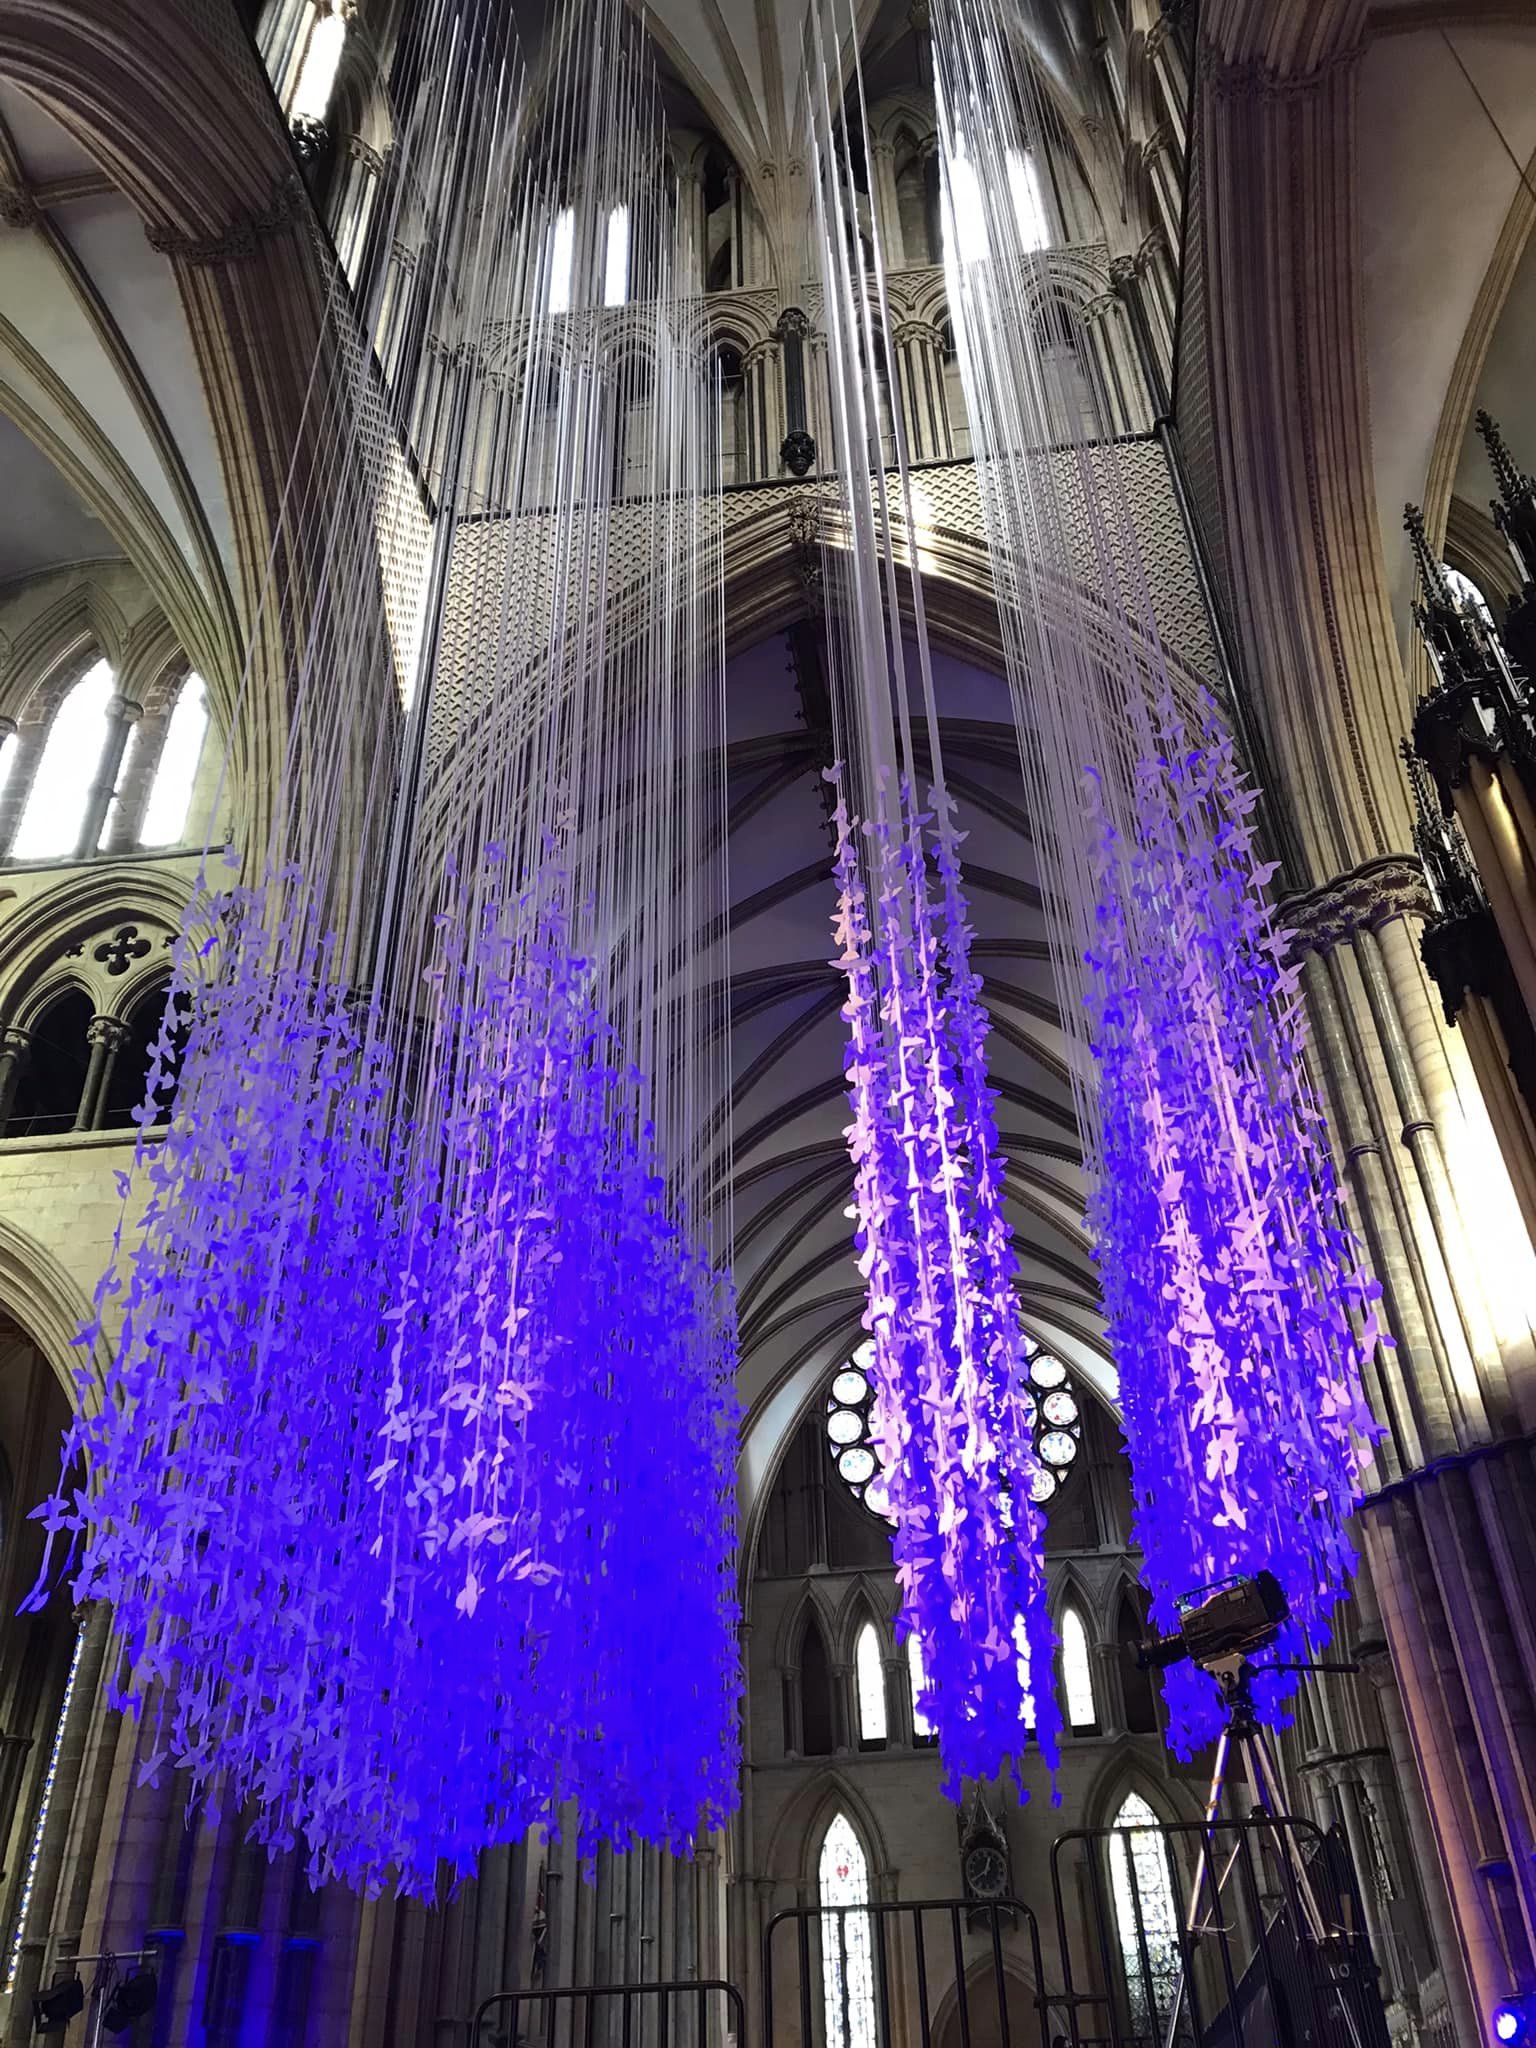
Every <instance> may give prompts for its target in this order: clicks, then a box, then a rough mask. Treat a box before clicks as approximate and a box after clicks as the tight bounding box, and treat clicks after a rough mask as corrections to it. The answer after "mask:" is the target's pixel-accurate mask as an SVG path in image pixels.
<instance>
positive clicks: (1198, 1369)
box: [933, 0, 1389, 1755]
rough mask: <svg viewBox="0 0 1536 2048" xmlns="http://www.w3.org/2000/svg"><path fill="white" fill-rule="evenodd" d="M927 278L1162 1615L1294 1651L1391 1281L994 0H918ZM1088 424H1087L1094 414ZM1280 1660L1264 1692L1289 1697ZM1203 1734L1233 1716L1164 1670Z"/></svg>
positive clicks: (1172, 1702)
mask: <svg viewBox="0 0 1536 2048" xmlns="http://www.w3.org/2000/svg"><path fill="white" fill-rule="evenodd" d="M933 47H934V63H935V94H936V99H937V104H938V112H939V127H940V162H941V165H942V169H943V186H944V220H945V268H946V275H947V280H948V288H949V305H950V310H951V314H952V317H953V320H954V327H955V335H956V345H957V350H958V353H959V356H960V363H961V371H962V379H963V384H964V389H965V394H966V403H967V408H968V411H969V416H970V421H971V428H972V436H973V444H974V447H975V451H976V467H977V476H978V483H979V486H980V494H981V500H982V508H983V512H984V516H985V521H986V528H987V535H988V543H989V551H990V554H991V557H992V564H993V573H994V577H995V580H996V584H997V588H998V596H999V613H1000V616H1001V619H1002V623H1003V629H1004V646H1005V653H1006V657H1007V668H1008V674H1009V681H1010V686H1011V689H1012V694H1013V700H1014V717H1015V723H1016V726H1017V729H1018V736H1019V744H1020V755H1021V760H1022V763H1023V768H1024V776H1025V783H1026V788H1027V790H1028V793H1029V795H1030V798H1031V800H1032V808H1033V812H1034V815H1035V817H1036V818H1037V819H1038V820H1039V822H1040V824H1041V827H1042V831H1043V842H1044V860H1043V878H1044V882H1045V886H1046V894H1047V900H1048V905H1049V910H1050V919H1049V922H1050V929H1051V938H1052V955H1053V963H1054V967H1055V973H1056V983H1057V991H1058V1005H1059V1009H1060V1012H1061V1016H1062V1019H1063V1023H1064V1025H1065V1027H1066V1031H1067V1034H1068V1039H1069V1043H1072V1044H1073V1045H1074V1048H1075V1050H1074V1055H1073V1059H1072V1074H1073V1082H1074V1095H1075V1099H1076V1105H1077V1112H1078V1121H1079V1126H1080V1129H1081V1131H1082V1133H1083V1137H1084V1143H1085V1163H1086V1165H1087V1167H1088V1170H1089V1173H1090V1176H1091V1182H1092V1186H1093V1189H1094V1193H1093V1195H1092V1199H1091V1203H1090V1208H1089V1216H1088V1222H1089V1226H1090V1231H1091V1234H1092V1238H1093V1243H1094V1250H1095V1256H1096V1260H1097V1263H1098V1268H1099V1274H1100V1280H1101V1285H1102V1290H1103V1297H1104V1305H1105V1310H1106V1318H1107V1323H1108V1331H1109V1336H1110V1341H1111V1344H1112V1346H1113V1350H1114V1356H1115V1360H1116V1365H1117V1369H1118V1374H1119V1383H1120V1396H1121V1407H1122V1414H1123V1420H1124V1428H1125V1435H1126V1443H1127V1448H1128V1451H1129V1455H1130V1462H1131V1470H1132V1479H1133V1492H1134V1503H1135V1511H1134V1526H1133V1536H1134V1540H1135V1541H1136V1543H1137V1544H1138V1546H1139V1547H1140V1548H1141V1550H1142V1552H1143V1554H1144V1558H1145V1563H1144V1567H1143V1576H1144V1580H1145V1582H1146V1584H1147V1585H1148V1587H1149V1589H1150V1591H1151V1595H1152V1620H1153V1622H1154V1624H1155V1625H1156V1626H1157V1627H1158V1628H1159V1629H1160V1630H1162V1631H1169V1632H1171V1631H1173V1630H1174V1629H1176V1627H1177V1622H1178V1615H1179V1611H1180V1602H1181V1601H1182V1600H1184V1599H1185V1598H1187V1597H1189V1596H1197V1595H1198V1594H1199V1593H1200V1591H1201V1590H1202V1589H1204V1588H1206V1587H1208V1586H1210V1585H1211V1584H1213V1583H1215V1582H1217V1581H1220V1580H1225V1579H1229V1578H1242V1577H1248V1576H1251V1575H1253V1574H1255V1573H1257V1572H1259V1571H1264V1570H1268V1571H1272V1572H1273V1573H1274V1574H1275V1575H1276V1577H1277V1578H1278V1579H1279V1580H1280V1583H1281V1585H1282V1587H1283V1589H1284V1592H1285V1595H1286V1598H1287V1600H1288V1603H1289V1608H1290V1613H1291V1617H1292V1619H1291V1621H1290V1623H1289V1625H1288V1627H1287V1629H1286V1631H1285V1633H1284V1634H1283V1635H1282V1637H1281V1639H1280V1642H1279V1645H1278V1646H1277V1655H1278V1658H1279V1660H1281V1661H1289V1660H1294V1659H1300V1658H1304V1657H1305V1656H1306V1655H1307V1654H1308V1650H1309V1647H1310V1649H1311V1650H1312V1652H1313V1653H1314V1654H1316V1653H1317V1652H1318V1651H1319V1650H1320V1649H1321V1647H1322V1645H1323V1644H1325V1643H1326V1640H1327V1636H1328V1632H1329V1626H1330V1616H1331V1613H1332V1610H1333V1608H1334V1606H1335V1605H1336V1604H1337V1602H1338V1600H1339V1599H1340V1598H1341V1597H1342V1596H1343V1594H1344V1593H1345V1591H1346V1590H1347V1588H1348V1585H1349V1582H1350V1576H1351V1573H1352V1570H1353V1552H1352V1549H1351V1545H1350V1542H1349V1539H1348V1536H1347V1534H1346V1531H1345V1527H1344V1524H1345V1522H1346V1520H1347V1518H1348V1516H1349V1514H1350V1512H1351V1509H1352V1506H1353V1503H1354V1499H1355V1496H1356V1492H1357V1488H1358V1483H1359V1475H1360V1469H1361V1466H1362V1464H1363V1463H1365V1462H1366V1461H1368V1459H1369V1456H1370V1446H1371V1442H1372V1439H1373V1438H1374V1436H1375V1435H1376V1434H1377V1430H1376V1426H1375V1424H1374V1422H1373V1420H1372V1417H1371V1413H1370V1409H1369V1407H1368V1405H1367V1401H1366V1398H1365V1392H1364V1389H1365V1388H1366V1386H1367V1385H1368V1384H1369V1383H1370V1381H1371V1378H1372V1374H1373V1371H1374V1355H1375V1352H1376V1349H1377V1347H1378V1345H1381V1344H1384V1343H1386V1342H1388V1341H1389V1340H1388V1339H1387V1338H1385V1337H1384V1335H1383V1333H1382V1331H1381V1328H1380V1325H1379V1323H1378V1320H1377V1313H1376V1303H1377V1300H1378V1298H1379V1293H1380V1289H1379V1286H1378V1285H1377V1283H1376V1282H1375V1281H1374V1280H1372V1279H1371V1278H1370V1277H1369V1275H1368V1271H1367V1268H1366V1262H1365V1258H1364V1255H1363V1252H1362V1251H1361V1248H1360V1246H1359V1244H1358V1243H1357V1241H1356V1240H1355V1238H1354V1236H1353V1235H1352V1233H1351V1231H1350V1230H1349V1229H1348V1228H1347V1226H1346V1224H1345V1221H1344V1217H1343V1209H1342V1202H1341V1196H1340V1190H1339V1186H1338V1182H1337V1179H1336V1175H1335V1171H1334V1165H1333V1158H1332V1154H1331V1152H1330V1149H1329V1145H1328V1140H1327V1134H1326V1131H1325V1129H1324V1126H1323V1121H1322V1117H1321V1114H1320V1111H1319V1108H1318V1105H1317V1101H1316V1098H1315V1096H1314V1093H1313V1090H1312V1084H1311V1081H1310V1078H1309V1076H1308V1072H1307V1066H1306V1050H1305V1033H1304V1027H1303V1019H1302V1014H1301V1001H1300V995H1299V986H1298V985H1299V975H1300V970H1299V967H1298V966H1297V965H1295V964H1293V963H1292V962H1291V960H1290V948H1289V942H1288V939H1287V936H1286V934H1285V933H1284V932H1283V931H1281V930H1280V929H1279V928H1278V927H1277V925H1276V923H1275V920H1274V916H1273V913H1272V911H1271V909H1270V907H1269V902H1268V897H1267V889H1268V884H1269V882H1270V880H1271V877H1272V876H1273V874H1274V872H1275V869H1274V865H1273V864H1272V863H1271V862H1269V861H1268V860H1266V859H1265V858H1264V857H1263V854H1262V850H1261V848H1260V845H1259V834H1258V830H1257V825H1256V817H1257V805H1258V798H1257V795H1256V793H1255V791H1254V789H1253V788H1252V787H1251V786H1250V784H1249V783H1248V781H1247V780H1246V777H1245V775H1244V772H1243V770H1242V769H1241V767H1240V766H1239V763H1238V759H1237V753H1236V748H1235V745H1234V741H1233V737H1232V718H1231V707H1230V706H1227V707H1223V706H1220V705H1218V704H1217V703H1216V701H1215V699H1214V698H1213V697H1212V695H1211V694H1210V692H1209V690H1208V689H1207V688H1206V687H1205V686H1204V685H1203V684H1202V683H1201V682H1199V681H1198V680H1197V679H1196V678H1194V677H1192V676H1189V675H1187V674H1183V673H1181V672H1179V671H1178V670H1177V669H1176V668H1175V666H1174V664H1173V663H1172V662H1171V661H1170V659H1169V658H1168V655H1167V652H1166V650H1165V648H1164V646H1163V643H1162V640H1161V636H1160V633H1159V630H1158V622H1157V616H1156V612H1155V609H1154V606H1153V603H1152V599H1151V595H1150V592H1149V589H1148V584H1147V577H1146V572H1145V568H1144V565H1143V561H1142V543H1141V537H1140V535H1139V534H1138V532H1137V529H1136V525H1135V520H1134V516H1133V498H1132V490H1131V485H1130V482H1129V479H1128V477H1127V475H1126V473H1125V468H1124V458H1123V457H1122V455H1121V453H1120V452H1119V450H1118V449H1117V447H1116V444H1115V441H1114V430H1115V428H1116V427H1117V426H1119V425H1121V424H1122V422H1120V421H1119V420H1118V418H1117V415H1116V409H1115V408H1116V400H1115V396H1114V393H1113V391H1112V389H1111V387H1110V381H1109V379H1108V378H1106V377H1105V376H1104V375H1103V374H1102V372H1101V370H1100V368H1099V367H1098V363H1097V358H1096V356H1095V341H1094V337H1093V334H1092V332H1091V331H1090V330H1089V328H1088V327H1087V326H1086V325H1085V323H1084V321H1083V318H1082V314H1081V309H1079V308H1076V307H1074V306H1073V305H1072V304H1071V303H1070V301H1069V300H1067V299H1065V298H1064V297H1063V296H1062V293H1061V291H1060V288H1059V287H1058V285H1057V283H1056V281H1055V280H1054V278H1053V275H1052V271H1051V267H1050V263H1049V259H1048V256H1047V255H1046V254H1045V245H1046V232H1047V230H1046V220H1045V215H1044V209H1043V204H1042V202H1041V201H1040V199H1039V196H1038V194H1039V183H1038V179H1037V178H1036V176H1035V174H1034V171H1033V166H1034V164H1035V161H1036V159H1037V156H1039V155H1040V154H1041V152H1040V150H1039V148H1038V147H1037V145H1038V144H1039V143H1041V142H1042V141H1043V140H1044V139H1046V138H1048V137H1050V136H1052V135H1053V133H1054V130H1053V128H1052V124H1051V116H1050V113H1049V110H1048V107H1047V104H1046V101H1045V98H1044V96H1043V94H1042V93H1041V91H1040V88H1039V85H1038V82H1037V80H1036V79H1035V78H1034V75H1033V73H1032V71H1031V70H1030V68H1029V65H1028V62H1027V60H1026V59H1025V58H1024V57H1023V56H1022V55H1021V53H1020V46H1019V43H1018V40H1017V38H1016V37H1014V36H1013V35H1012V34H1011V33H1010V30H1009V23H1008V20H1007V10H1006V7H1005V6H1003V5H1001V4H999V0H981V4H980V5H979V6H976V7H971V6H969V5H967V6H965V7H960V6H958V5H955V4H953V0H939V4H938V5H937V6H936V8H935V11H934V18H933ZM1090 416H1091V417H1090ZM1296 1683H1297V1679H1296V1675H1295V1674H1294V1673H1291V1674H1287V1675H1284V1676H1281V1675H1279V1674H1277V1675H1276V1676H1274V1677H1271V1678H1266V1679H1263V1680H1261V1681H1260V1682H1259V1684H1258V1686H1257V1687H1256V1697H1257V1699H1258V1702H1259V1705H1260V1709H1261V1712H1263V1713H1264V1714H1265V1715H1266V1716H1267V1717H1270V1718H1278V1717H1280V1716H1282V1715H1283V1712H1284V1701H1285V1699H1286V1698H1287V1697H1288V1695H1289V1694H1290V1693H1291V1692H1292V1691H1293V1690H1294V1689H1295V1685H1296ZM1164 1689H1165V1697H1166V1700H1167V1704H1168V1709H1169V1728H1168V1734H1169V1740H1170V1742H1171V1744H1172V1746H1173V1747H1174V1748H1175V1749H1176V1750H1178V1751H1179V1752H1180V1753H1182V1754H1186V1755H1187V1754H1189V1753H1190V1752H1192V1751H1193V1750H1194V1749H1195V1748H1197V1747H1198V1746H1200V1744H1202V1743H1203V1742H1204V1741H1206V1740H1208V1739H1209V1738H1210V1737H1211V1736H1213V1735H1214V1734H1215V1733H1216V1731H1217V1728H1218V1727H1219V1725H1220V1723H1221V1719H1222V1716H1223V1711H1224V1710H1223V1707H1222V1704H1221V1700H1220V1697H1219V1694H1218V1691H1217V1688H1216V1685H1215V1683H1214V1681H1213V1680H1212V1679H1211V1678H1210V1677H1209V1676H1208V1675H1207V1674H1205V1673H1203V1672H1201V1671H1199V1670H1198V1669H1195V1668H1192V1667H1190V1666H1183V1667H1180V1668H1178V1669H1175V1670H1173V1671H1170V1672H1169V1673H1167V1674H1166V1676H1165V1679H1164Z"/></svg>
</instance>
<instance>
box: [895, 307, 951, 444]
mask: <svg viewBox="0 0 1536 2048" xmlns="http://www.w3.org/2000/svg"><path fill="white" fill-rule="evenodd" d="M892 340H893V341H894V342H895V344H896V374H897V376H898V377H899V378H900V380H901V398H902V404H903V406H904V408H905V412H906V420H907V431H908V433H909V434H910V435H911V437H912V444H911V446H910V447H909V449H908V453H909V455H910V456H911V457H912V459H913V460H914V461H917V462H932V461H939V460H942V459H943V458H944V457H946V456H947V455H948V454H949V453H950V445H949V415H948V411H947V408H946V406H945V402H944V345H943V339H942V337H941V336H940V334H939V330H938V329H937V328H936V327H930V326H929V325H928V323H927V322H926V321H922V320H906V321H903V322H902V324H901V326H899V327H898V328H897V329H896V330H895V333H894V334H893V336H892Z"/></svg>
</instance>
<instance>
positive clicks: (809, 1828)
mask: <svg viewBox="0 0 1536 2048" xmlns="http://www.w3.org/2000/svg"><path fill="white" fill-rule="evenodd" d="M839 1809H841V1810H842V1811H844V1812H846V1813H847V1815H848V1817H849V1819H850V1820H851V1821H852V1822H853V1825H854V1827H855V1829H856V1830H857V1832H858V1836H859V1840H860V1842H861V1843H862V1844H863V1848H864V1853H865V1855H866V1857H867V1858H868V1860H869V1872H870V1885H871V1891H872V1895H873V1896H874V1897H876V1898H879V1897H881V1896H883V1895H884V1892H885V1890H886V1889H887V1885H888V1882H889V1878H890V1873H891V1870H892V1862H891V1853H890V1845H889V1843H888V1842H887V1841H886V1838H885V1830H884V1829H883V1828H882V1827H881V1825H880V1821H879V1818H878V1816H877V1815H876V1813H875V1811H874V1809H873V1807H872V1806H871V1805H870V1803H869V1801H868V1800H867V1799H866V1798H865V1797H864V1795H863V1793H862V1792H861V1791H860V1790H859V1788H858V1786H857V1784H856V1783H855V1782H854V1780H853V1778H852V1777H851V1776H850V1775H849V1773H848V1772H847V1771H845V1770H843V1769H842V1768H840V1767H839V1766H837V1765H835V1764H828V1765H825V1766H824V1767H823V1768H822V1769H821V1770H819V1771H818V1772H817V1773H816V1775H815V1777H813V1778H812V1779H810V1780H809V1782H808V1783H806V1784H805V1785H802V1786H801V1788H800V1790H799V1791H798V1792H797V1793H796V1794H795V1796H794V1797H793V1798H792V1799H791V1800H790V1801H789V1803H788V1804H787V1805H786V1806H785V1808H784V1810H783V1812H782V1813H781V1814H780V1815H779V1818H778V1820H777V1822H776V1823H775V1825H774V1828H773V1832H772V1834H771V1835H770V1837H769V1840H768V1846H767V1853H766V1856H765V1857H764V1862H763V1870H764V1874H765V1876H767V1877H768V1878H769V1879H770V1880H772V1881H773V1882H774V1883H776V1884H782V1885H788V1886H793V1887H794V1890H795V1892H796V1895H797V1896H798V1897H799V1898H800V1899H802V1900H810V1899H813V1898H814V1897H815V1896H816V1866H817V1862H818V1860H819V1858H820V1855H821V1844H822V1840H823V1838H824V1836H825V1835H826V1832H827V1829H828V1827H829V1826H830V1825H831V1822H832V1819H833V1816H834V1815H835V1814H836V1813H837V1812H838V1811H839Z"/></svg>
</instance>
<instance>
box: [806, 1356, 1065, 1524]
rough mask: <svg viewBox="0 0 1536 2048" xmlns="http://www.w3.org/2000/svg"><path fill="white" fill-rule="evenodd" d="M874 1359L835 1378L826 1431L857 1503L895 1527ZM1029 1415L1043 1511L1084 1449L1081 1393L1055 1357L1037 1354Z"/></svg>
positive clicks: (855, 1363)
mask: <svg viewBox="0 0 1536 2048" xmlns="http://www.w3.org/2000/svg"><path fill="white" fill-rule="evenodd" d="M873 1356H874V1345H873V1344H872V1343H870V1342H868V1341H866V1342H865V1343H863V1344H861V1345H860V1346H859V1348H858V1350H857V1351H855V1352H854V1354H853V1356H852V1358H850V1359H849V1361H848V1363H847V1364H846V1365H845V1366H843V1367H842V1368H841V1369H840V1370H839V1371H838V1372H836V1373H834V1375H833V1377H832V1384H831V1386H830V1387H829V1388H828V1390H827V1411H826V1417H825V1421H824V1423H823V1428H824V1429H825V1432H826V1438H827V1449H828V1451H829V1452H830V1453H831V1457H832V1462H833V1464H834V1465H836V1467H837V1470H838V1476H839V1477H840V1478H841V1480H842V1481H843V1484H844V1485H845V1486H846V1487H847V1488H848V1491H849V1492H850V1493H851V1494H852V1495H853V1497H854V1499H855V1500H861V1501H862V1502H863V1503H864V1505H865V1507H867V1508H868V1509H870V1511H871V1512H872V1513H874V1514H877V1515H879V1516H881V1518H882V1519H883V1520H885V1521H887V1522H889V1521H893V1520H894V1519H895V1517H894V1516H893V1515H892V1513H891V1505H890V1501H889V1498H888V1497H887V1494H886V1489H885V1480H884V1476H883V1474H882V1473H881V1470H880V1458H879V1454H878V1453H877V1452H876V1450H875V1447H874V1443H873V1440H872V1423H873V1409H874V1401H875V1390H874V1384H873V1381H872V1380H871V1378H870V1372H869V1368H870V1365H871V1363H872V1361H873ZM1024 1411H1025V1414H1026V1416H1027V1417H1028V1419H1029V1424H1030V1427H1031V1429H1032V1430H1033V1432H1034V1439H1035V1457H1036V1460H1037V1463H1036V1466H1035V1476H1034V1483H1033V1497H1034V1500H1035V1503H1036V1505H1037V1506H1040V1507H1044V1506H1045V1504H1046V1503H1047V1502H1048V1501H1050V1500H1051V1499H1052V1497H1053V1496H1054V1495H1055V1494H1056V1493H1057V1492H1058V1491H1059V1490H1060V1488H1061V1486H1062V1484H1063V1482H1064V1481H1065V1479H1066V1477H1067V1475H1068V1473H1069V1472H1070V1471H1071V1469H1072V1466H1073V1464H1074V1463H1075V1462H1076V1460H1077V1456H1078V1453H1079V1452H1080V1451H1081V1449H1082V1443H1083V1416H1082V1407H1081V1405H1080V1403H1079V1401H1078V1398H1077V1390H1076V1388H1075V1387H1074V1386H1073V1384H1072V1378H1071V1375H1070V1374H1069V1373H1068V1371H1067V1368H1066V1367H1065V1366H1064V1365H1063V1364H1062V1362H1061V1360H1060V1359H1059V1358H1057V1357H1055V1356H1054V1354H1053V1353H1051V1352H1049V1351H1036V1352H1035V1353H1034V1354H1033V1355H1032V1356H1031V1358H1030V1361H1029V1392H1028V1393H1027V1394H1025V1396H1024Z"/></svg>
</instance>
